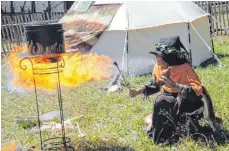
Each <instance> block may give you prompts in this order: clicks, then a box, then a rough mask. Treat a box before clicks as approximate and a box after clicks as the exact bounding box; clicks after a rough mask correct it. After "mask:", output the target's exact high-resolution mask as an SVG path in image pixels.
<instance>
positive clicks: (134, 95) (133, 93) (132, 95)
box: [129, 89, 138, 98]
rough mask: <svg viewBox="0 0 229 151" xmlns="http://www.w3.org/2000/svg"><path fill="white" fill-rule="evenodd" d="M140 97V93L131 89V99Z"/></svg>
mask: <svg viewBox="0 0 229 151" xmlns="http://www.w3.org/2000/svg"><path fill="white" fill-rule="evenodd" d="M137 95H138V91H137V90H134V89H129V97H131V98H134V97H136V96H137Z"/></svg>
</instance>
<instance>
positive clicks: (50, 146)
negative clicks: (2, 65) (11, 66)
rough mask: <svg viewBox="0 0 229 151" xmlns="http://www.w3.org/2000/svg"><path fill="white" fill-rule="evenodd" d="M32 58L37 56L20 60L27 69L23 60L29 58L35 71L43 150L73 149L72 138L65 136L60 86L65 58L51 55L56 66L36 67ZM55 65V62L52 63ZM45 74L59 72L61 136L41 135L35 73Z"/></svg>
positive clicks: (34, 79) (58, 89)
mask: <svg viewBox="0 0 229 151" xmlns="http://www.w3.org/2000/svg"><path fill="white" fill-rule="evenodd" d="M32 58H36V56H32V57H25V58H23V59H22V60H21V61H20V68H21V69H22V70H26V69H27V65H25V64H23V61H25V60H28V61H29V62H30V63H31V67H32V72H33V82H34V92H35V99H36V106H37V116H38V119H37V122H38V126H39V134H40V142H41V150H58V149H64V150H73V151H74V148H73V147H72V146H71V145H70V143H71V139H70V138H69V137H66V136H65V129H64V113H63V104H62V97H61V87H60V72H62V71H63V68H64V67H65V61H64V58H63V57H61V56H59V55H52V56H51V57H49V59H50V60H52V61H53V62H56V66H55V67H48V68H36V67H34V64H33V62H32V60H31V59H32ZM52 65H53V63H52ZM44 74H57V78H58V81H57V93H58V104H59V108H60V121H61V130H62V136H61V137H53V138H48V139H44V140H43V138H42V135H41V121H40V113H39V105H38V99H37V85H36V78H35V75H44Z"/></svg>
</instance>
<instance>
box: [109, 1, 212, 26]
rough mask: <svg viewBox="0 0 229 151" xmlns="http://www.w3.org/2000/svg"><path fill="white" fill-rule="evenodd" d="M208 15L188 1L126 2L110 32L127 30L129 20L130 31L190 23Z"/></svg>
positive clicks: (115, 18)
mask: <svg viewBox="0 0 229 151" xmlns="http://www.w3.org/2000/svg"><path fill="white" fill-rule="evenodd" d="M126 14H128V16H127V15H126ZM207 15H208V13H206V12H204V11H203V10H202V9H200V8H199V7H198V6H196V4H194V3H193V2H188V1H187V2H182V1H178V2H176V1H170V2H165V1H154V2H125V3H123V5H122V6H121V8H120V9H119V10H118V12H117V14H116V16H115V17H114V19H113V21H112V22H111V25H110V27H109V29H108V30H125V29H126V28H127V24H126V23H127V22H128V21H127V20H129V27H128V30H133V29H139V28H148V27H154V26H159V25H165V24H173V23H181V22H189V21H193V20H194V19H197V18H200V17H203V16H207ZM127 17H128V18H127Z"/></svg>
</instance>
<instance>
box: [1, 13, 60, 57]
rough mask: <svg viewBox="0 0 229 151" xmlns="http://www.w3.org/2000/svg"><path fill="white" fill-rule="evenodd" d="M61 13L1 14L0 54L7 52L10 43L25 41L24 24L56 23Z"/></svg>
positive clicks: (10, 46) (9, 48)
mask: <svg viewBox="0 0 229 151" xmlns="http://www.w3.org/2000/svg"><path fill="white" fill-rule="evenodd" d="M63 15H64V13H62V12H47V13H33V14H14V15H13V14H12V15H2V18H1V19H2V22H1V38H2V40H1V56H4V55H7V54H9V52H10V50H11V48H12V44H18V45H20V44H22V43H23V42H25V33H24V26H25V25H29V24H47V23H56V22H58V21H59V19H60V18H62V17H63Z"/></svg>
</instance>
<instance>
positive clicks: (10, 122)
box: [1, 37, 229, 151]
mask: <svg viewBox="0 0 229 151" xmlns="http://www.w3.org/2000/svg"><path fill="white" fill-rule="evenodd" d="M214 46H215V52H216V54H217V55H219V56H220V59H221V61H222V62H223V63H224V64H225V65H226V66H225V67H222V68H219V67H218V66H216V65H210V66H208V67H206V68H196V69H195V71H196V72H197V73H198V75H199V77H200V79H201V81H202V82H203V84H204V85H206V87H207V89H208V91H209V93H210V94H211V96H212V98H213V101H214V102H213V103H214V107H215V111H216V115H217V116H219V117H221V118H222V119H223V120H224V124H223V126H224V128H226V129H228V130H229V119H228V117H229V37H215V39H214ZM5 62H6V61H4V60H2V79H1V82H2V87H1V122H2V125H1V132H2V133H1V134H2V138H1V143H2V145H7V144H9V143H11V142H15V143H16V144H19V145H22V146H24V148H28V147H30V146H32V145H36V146H37V147H39V135H38V134H35V135H34V134H31V133H29V132H28V130H26V129H23V128H22V127H21V126H20V125H19V124H17V123H16V122H15V118H16V117H23V116H32V115H36V106H35V97H34V93H33V91H31V92H29V93H25V92H23V91H21V92H20V93H16V91H11V90H8V87H9V79H10V78H9V75H10V73H9V72H8V70H9V69H8V68H7V66H6V65H5ZM150 78H151V75H150V74H149V75H145V76H138V77H129V78H128V80H129V81H130V83H131V84H132V86H134V87H140V86H142V85H143V84H145V83H146V82H147V81H149V80H150ZM107 82H108V81H107V80H102V81H94V82H88V83H85V84H83V85H81V86H79V87H76V88H71V89H63V91H62V96H63V104H64V112H65V117H66V118H73V117H78V116H80V115H83V117H81V118H78V119H77V120H74V121H73V124H74V125H76V123H78V125H79V127H80V128H81V130H82V132H83V133H85V134H86V137H84V138H80V137H78V134H79V133H78V131H77V130H73V131H67V134H66V135H67V136H69V137H71V139H72V142H73V144H74V146H75V148H76V149H77V150H141V151H142V150H146V151H149V150H157V151H160V150H161V151H164V150H174V151H175V150H179V151H180V150H187V151H189V150H201V151H208V150H210V148H209V146H204V145H203V144H201V143H199V142H195V141H193V140H190V139H188V138H185V139H182V140H180V141H179V142H178V143H177V144H175V145H173V146H170V147H169V146H167V147H160V146H157V145H154V144H153V142H152V141H151V140H150V139H148V137H147V136H146V134H145V132H144V129H145V126H144V124H143V118H144V117H145V116H146V115H148V114H149V113H150V112H151V110H152V103H153V100H154V98H155V96H151V97H150V100H151V101H145V100H142V98H141V97H140V96H139V97H136V98H134V99H130V98H129V97H128V91H127V89H126V88H124V90H123V91H122V92H120V93H113V94H108V93H104V92H101V91H100V90H99V88H100V87H102V86H105V85H106V84H107ZM38 99H39V102H40V109H41V112H42V113H45V112H49V111H53V110H55V109H58V104H57V95H56V94H55V93H54V92H40V91H39V98H38ZM38 150H39V149H38ZM215 150H220V151H222V150H225V151H226V150H229V145H225V146H216V148H215Z"/></svg>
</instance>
